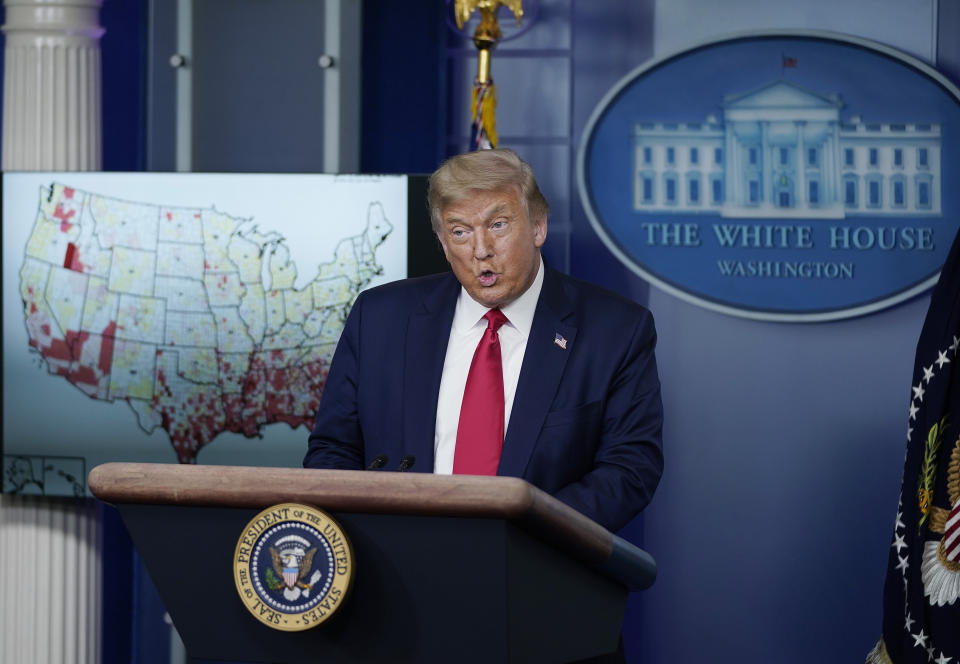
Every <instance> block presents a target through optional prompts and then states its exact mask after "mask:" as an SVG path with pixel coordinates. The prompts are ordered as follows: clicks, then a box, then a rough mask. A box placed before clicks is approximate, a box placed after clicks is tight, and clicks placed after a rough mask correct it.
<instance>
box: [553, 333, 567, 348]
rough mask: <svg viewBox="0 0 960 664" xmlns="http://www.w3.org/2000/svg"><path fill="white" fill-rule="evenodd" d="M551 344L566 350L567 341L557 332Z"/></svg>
mask: <svg viewBox="0 0 960 664" xmlns="http://www.w3.org/2000/svg"><path fill="white" fill-rule="evenodd" d="M553 343H555V344H557V345H558V346H560V348H562V349H563V350H567V340H566V339H564V338H563V336H562V335H561V334H560V333H559V332H557V333H556V336H555V337H554V338H553Z"/></svg>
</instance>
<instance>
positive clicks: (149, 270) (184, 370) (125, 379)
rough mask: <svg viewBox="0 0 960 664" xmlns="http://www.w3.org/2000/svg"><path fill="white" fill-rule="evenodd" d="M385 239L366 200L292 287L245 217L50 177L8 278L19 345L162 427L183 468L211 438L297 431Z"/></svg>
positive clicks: (379, 212)
mask: <svg viewBox="0 0 960 664" xmlns="http://www.w3.org/2000/svg"><path fill="white" fill-rule="evenodd" d="M392 230H393V227H392V226H391V224H390V223H389V221H388V220H387V219H386V216H385V214H384V211H383V207H382V206H381V205H380V204H379V203H377V202H371V203H370V204H369V206H368V209H367V223H366V228H365V230H364V232H363V233H362V234H360V235H356V236H353V237H346V238H344V239H343V240H341V241H340V242H339V244H337V246H336V249H335V251H334V256H333V259H332V260H331V261H329V262H325V263H322V264H321V265H320V266H319V269H318V272H317V276H316V277H315V278H314V279H313V280H312V281H310V282H308V283H307V284H305V285H304V286H303V287H301V288H297V287H296V286H295V282H296V278H297V268H296V266H295V265H294V264H293V262H292V261H291V260H290V252H289V249H288V247H287V246H286V244H285V240H284V238H283V237H282V236H281V235H280V234H278V233H272V232H263V231H261V230H260V229H259V228H258V227H257V226H256V225H255V224H254V223H253V221H252V219H249V218H243V217H235V216H231V215H228V214H225V213H223V212H220V211H218V210H216V209H215V208H185V207H164V206H161V205H154V204H144V203H136V202H131V201H125V200H121V199H117V198H109V197H105V196H99V195H97V194H95V193H92V192H86V191H82V190H80V189H77V188H71V187H68V186H65V185H63V184H57V183H55V184H53V185H51V186H50V187H49V188H48V187H43V188H41V190H40V200H39V207H38V211H37V216H36V220H35V222H34V226H33V229H32V231H31V233H30V237H29V239H28V241H27V246H26V252H25V258H24V263H23V266H22V268H21V270H20V294H21V297H22V300H23V306H24V315H25V320H26V328H27V336H28V339H29V344H30V347H31V349H32V350H33V351H34V352H36V353H39V355H40V357H41V358H42V360H43V362H44V364H45V366H46V368H47V371H48V372H49V373H50V374H53V375H56V376H61V377H63V378H65V379H66V380H67V381H68V382H69V383H70V384H72V385H73V386H75V387H76V388H78V389H79V390H81V391H82V392H84V393H85V394H86V395H88V396H89V397H91V398H93V399H98V400H103V401H108V402H115V401H124V402H126V403H127V404H128V405H129V406H130V408H131V409H132V410H133V412H134V413H135V414H136V417H137V421H138V423H139V426H140V428H142V429H143V430H144V431H146V432H147V433H151V432H153V431H154V430H155V429H156V428H158V427H159V428H161V429H163V430H164V431H165V432H166V433H167V434H168V435H169V437H170V441H171V444H172V446H173V449H174V451H175V452H176V455H177V458H178V460H179V461H180V462H182V463H193V462H195V461H196V457H197V452H198V451H199V450H200V448H202V447H203V446H204V445H206V444H207V443H209V442H210V441H212V440H213V439H214V438H215V437H216V436H217V435H219V434H220V433H222V432H233V433H238V434H241V435H244V436H247V437H257V436H260V435H261V433H262V429H263V427H264V426H265V425H268V424H273V423H279V422H283V423H286V424H288V425H289V426H290V427H293V428H296V427H299V426H301V425H304V426H306V427H310V426H311V425H312V422H313V417H314V415H315V414H316V410H317V408H318V406H319V400H320V394H321V392H322V390H323V386H324V383H325V381H326V376H327V370H328V367H329V363H330V359H331V357H332V355H333V350H334V348H335V345H336V342H337V339H338V338H339V336H340V332H341V330H342V329H343V324H344V321H345V319H346V315H347V313H348V312H349V309H350V306H351V305H352V303H353V301H354V299H356V296H357V295H358V294H359V292H360V291H361V290H362V289H363V288H364V287H365V286H366V285H367V284H368V283H369V282H370V281H371V280H372V279H373V278H374V277H375V276H377V275H378V274H381V273H382V268H381V267H380V266H379V265H378V264H377V262H376V250H377V247H379V246H380V245H381V244H383V242H384V241H385V240H386V238H387V237H388V236H389V234H390V233H391V231H392Z"/></svg>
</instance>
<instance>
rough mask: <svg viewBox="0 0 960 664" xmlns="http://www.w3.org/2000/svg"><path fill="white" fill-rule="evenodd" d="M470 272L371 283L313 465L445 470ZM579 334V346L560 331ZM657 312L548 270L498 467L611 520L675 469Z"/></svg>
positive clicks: (322, 418) (328, 397)
mask: <svg viewBox="0 0 960 664" xmlns="http://www.w3.org/2000/svg"><path fill="white" fill-rule="evenodd" d="M459 293H460V283H459V282H458V281H457V279H456V277H454V275H453V274H452V273H446V274H439V275H432V276H429V277H422V278H417V279H407V280H403V281H397V282H394V283H391V284H387V285H384V286H380V287H378V288H373V289H371V290H368V291H365V292H364V293H361V295H360V297H358V298H357V301H356V303H355V304H354V306H353V309H352V310H351V312H350V315H349V316H348V318H347V322H346V325H345V327H344V330H343V334H342V336H341V338H340V342H339V344H338V346H337V350H336V353H335V354H334V358H333V364H332V365H331V368H330V372H329V375H328V377H327V382H326V386H325V387H324V390H323V396H322V400H321V404H320V411H319V413H318V415H317V420H316V425H315V427H314V430H313V432H312V433H311V435H310V445H309V449H308V451H307V455H306V457H305V458H304V461H303V464H304V466H306V467H310V468H344V469H361V468H365V467H366V466H367V465H368V464H369V463H370V461H371V460H372V459H373V458H374V457H375V456H376V455H378V454H385V455H387V456H388V458H389V463H388V465H387V469H394V468H396V466H397V464H398V463H399V462H400V459H401V457H403V456H404V455H407V454H412V455H414V456H415V457H416V463H415V465H414V467H413V470H414V471H421V472H432V471H433V458H434V428H435V423H436V413H437V395H438V394H439V390H440V377H441V373H442V371H443V362H444V358H445V356H446V350H447V340H448V338H449V334H450V326H451V324H452V322H453V314H454V309H455V306H456V301H457V296H458V295H459ZM558 334H559V335H560V336H561V337H562V338H564V339H566V348H565V349H564V348H561V346H560V345H558V344H557V343H555V341H556V339H557V335H558ZM655 344H656V332H655V330H654V325H653V318H652V316H651V315H650V312H649V311H647V310H646V309H645V308H643V307H641V306H640V305H638V304H636V303H635V302H631V301H630V300H627V299H625V298H622V297H620V296H618V295H615V294H613V293H610V292H608V291H605V290H603V289H601V288H598V287H596V286H593V285H591V284H587V283H585V282H582V281H579V280H576V279H573V278H571V277H568V276H566V275H563V274H561V273H559V272H556V271H554V270H551V269H549V268H547V269H546V272H545V275H544V281H543V289H542V291H541V293H540V300H539V301H538V303H537V308H536V312H535V314H534V318H533V326H532V328H531V330H530V336H529V338H528V340H527V348H526V352H525V354H524V358H523V366H522V368H521V370H520V378H519V383H518V384H517V392H516V396H515V397H514V402H513V410H512V413H511V416H510V422H509V423H508V426H507V430H506V433H505V436H504V442H503V453H502V455H501V459H500V467H499V470H498V474H499V475H509V476H514V477H522V478H524V479H525V480H527V481H529V482H530V483H531V484H533V485H534V486H537V487H540V488H541V489H543V490H544V491H546V492H547V493H550V494H552V495H553V496H555V497H556V498H558V499H560V500H561V501H563V502H565V503H567V504H568V505H570V506H571V507H573V508H574V509H577V510H579V511H580V512H582V513H583V514H586V515H587V516H588V517H590V518H591V519H593V520H595V521H597V522H598V523H600V524H601V525H603V526H605V527H607V528H608V529H611V530H616V529H619V528H620V527H621V526H623V525H624V524H626V523H627V521H629V520H630V519H631V518H632V517H633V516H634V515H636V514H637V513H638V512H639V511H640V510H642V509H643V508H644V507H645V506H646V504H647V503H648V502H649V501H650V498H651V496H652V495H653V491H654V489H655V488H656V486H657V482H658V481H659V478H660V473H661V470H662V468H663V456H662V450H661V429H662V407H661V402H660V382H659V379H658V377H657V368H656V361H655V360H654V353H653V350H654V346H655Z"/></svg>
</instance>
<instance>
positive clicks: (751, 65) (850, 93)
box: [578, 32, 960, 321]
mask: <svg viewBox="0 0 960 664" xmlns="http://www.w3.org/2000/svg"><path fill="white" fill-rule="evenodd" d="M958 140H960V92H958V90H957V88H956V87H955V86H954V85H953V84H951V83H950V82H949V81H947V80H946V79H945V78H944V77H943V76H941V75H940V74H939V73H937V72H936V71H935V70H933V69H932V68H930V67H929V66H927V65H925V64H923V63H922V62H920V61H919V60H917V59H915V58H912V57H910V56H907V55H904V54H902V53H899V52H897V51H894V50H892V49H890V48H888V47H884V46H882V45H879V44H875V43H872V42H867V41H863V40H856V39H852V38H846V37H840V36H837V35H827V34H824V33H809V32H790V33H782V32H780V33H776V34H770V33H764V34H750V35H741V36H736V37H733V38H728V39H723V40H720V41H714V42H710V43H707V44H703V45H700V46H697V47H695V48H692V49H689V50H686V51H683V52H681V53H678V54H675V55H672V56H670V57H666V58H662V59H659V60H656V61H654V62H652V63H650V64H647V65H644V66H642V67H640V68H638V69H636V70H635V71H633V72H632V73H631V74H629V75H628V76H627V77H626V78H624V79H623V80H622V81H620V82H619V83H618V84H617V85H616V86H615V87H614V88H613V89H612V90H611V91H610V92H609V93H608V94H607V96H606V97H605V98H604V99H603V101H602V102H601V103H600V105H599V106H598V107H597V109H596V110H595V111H594V114H593V116H592V118H591V120H590V122H589V124H588V126H587V129H586V131H585V133H584V137H583V141H582V143H581V146H580V154H579V162H578V178H579V185H580V194H581V198H582V200H583V203H584V207H585V208H586V210H587V214H588V216H589V218H590V220H591V223H592V224H593V226H594V228H595V229H596V231H597V232H598V233H599V235H600V237H601V238H602V239H603V241H604V242H605V243H606V244H607V246H608V247H609V248H610V250H611V251H612V252H613V253H614V254H615V255H616V256H617V257H618V258H619V259H620V260H621V261H623V262H624V263H625V264H626V265H627V266H628V267H630V268H631V269H633V270H634V271H635V272H637V273H638V274H639V275H640V276H641V277H643V278H644V279H647V280H648V281H650V282H652V283H653V284H655V285H657V286H659V287H660V288H662V289H664V290H666V291H667V292H670V293H672V294H674V295H677V296H679V297H681V298H683V299H686V300H688V301H692V302H694V303H696V304H699V305H702V306H705V307H708V308H711V309H714V310H718V311H722V312H724V313H729V314H733V315H738V316H744V317H748V318H759V319H766V320H782V321H816V320H831V319H838V318H846V317H850V316H856V315H860V314H864V313H868V312H871V311H876V310H878V309H881V308H884V307H888V306H890V305H892V304H894V303H896V302H900V301H903V300H905V299H907V298H909V297H912V296H913V295H916V294H918V293H920V292H922V291H923V290H925V289H927V288H930V287H931V286H933V284H934V283H936V280H937V277H938V275H939V271H940V268H941V266H942V265H943V262H944V260H945V259H946V256H947V253H948V252H949V250H950V245H951V243H952V241H953V237H954V235H955V234H956V232H957V227H958V221H960V215H958V211H960V200H958V197H957V196H956V195H955V193H954V191H955V190H953V189H951V188H950V187H949V186H947V185H946V184H945V183H949V182H951V181H953V177H952V173H953V170H954V169H955V168H957V167H958V162H956V161H953V156H955V155H958V154H960V151H958V149H957V147H958Z"/></svg>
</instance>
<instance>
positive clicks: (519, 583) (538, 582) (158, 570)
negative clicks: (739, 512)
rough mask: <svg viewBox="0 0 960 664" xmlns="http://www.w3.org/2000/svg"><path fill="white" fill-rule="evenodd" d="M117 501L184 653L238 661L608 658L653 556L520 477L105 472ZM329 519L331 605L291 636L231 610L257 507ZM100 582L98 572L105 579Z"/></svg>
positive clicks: (103, 485) (96, 477)
mask: <svg viewBox="0 0 960 664" xmlns="http://www.w3.org/2000/svg"><path fill="white" fill-rule="evenodd" d="M89 486H90V489H91V491H92V492H93V494H94V495H95V496H97V497H98V498H100V499H101V500H103V501H105V502H108V503H111V504H114V505H115V506H116V507H117V508H118V509H119V511H120V514H121V516H122V518H123V520H124V522H125V524H126V526H127V528H128V530H129V531H130V535H131V537H132V538H133V541H134V543H135V544H136V546H137V548H138V549H139V551H140V554H141V556H142V558H143V560H144V562H145V564H146V566H147V569H148V571H149V572H150V575H151V576H152V577H153V581H154V583H155V584H156V586H157V588H158V589H159V592H160V596H161V597H162V599H163V601H164V603H165V605H166V608H167V611H168V612H169V614H170V616H171V618H172V619H173V622H174V624H175V625H176V628H177V631H178V632H179V633H180V636H181V637H182V639H183V642H184V644H185V645H186V648H187V652H188V653H189V654H190V656H191V657H195V658H202V659H212V660H230V661H250V662H291V663H293V662H483V663H490V662H524V663H527V662H565V661H575V660H578V659H583V658H587V657H592V656H595V655H600V654H604V653H608V652H612V651H614V650H615V649H616V648H617V644H618V641H619V638H620V629H621V624H622V621H623V614H624V609H625V606H626V599H627V593H628V591H629V590H638V589H642V588H645V587H647V586H649V585H650V584H651V583H653V580H654V577H655V575H656V565H655V564H654V562H653V559H652V558H651V557H650V556H649V555H648V554H646V553H645V552H643V551H641V550H640V549H638V548H637V547H635V546H633V545H632V544H630V543H628V542H626V541H624V540H622V539H620V538H618V537H616V536H614V535H612V534H611V533H610V532H609V531H607V530H605V529H604V528H602V527H601V526H599V525H597V524H596V523H595V522H593V521H591V520H590V519H588V518H587V517H585V516H583V515H582V514H580V513H579V512H576V511H575V510H573V509H571V508H570V507H568V506H566V505H564V504H563V503H561V502H559V501H557V500H556V499H554V498H552V497H551V496H548V495H547V494H545V493H544V492H542V491H540V490H539V489H537V488H535V487H533V486H531V485H530V484H528V483H527V482H525V481H524V480H521V479H516V478H509V477H473V476H463V475H454V476H449V475H431V474H425V473H393V472H383V471H339V470H305V469H277V468H250V467H234V466H182V465H167V464H141V463H109V464H105V465H102V466H98V467H97V468H94V469H93V471H92V472H91V473H90V478H89ZM285 502H298V503H305V504H308V505H313V506H316V507H317V508H319V509H321V510H323V511H325V512H327V513H328V514H330V515H332V516H333V518H334V519H336V521H337V522H338V523H339V524H340V526H341V527H342V528H343V530H344V532H345V533H346V535H347V537H348V538H349V539H350V541H351V542H352V545H353V552H354V556H355V578H354V583H353V587H352V589H351V591H350V594H349V596H348V597H347V598H346V600H345V604H344V605H343V606H342V608H341V609H340V610H339V611H338V612H337V613H336V614H335V615H334V616H333V617H332V618H331V619H330V620H328V621H327V622H324V623H322V624H320V625H318V626H317V627H315V628H312V629H309V630H306V631H302V632H282V631H277V630H273V629H271V628H269V627H267V626H266V625H264V624H262V623H260V622H259V621H257V620H256V619H255V618H254V617H253V616H252V615H251V614H250V613H249V612H248V611H247V609H246V608H245V607H244V606H243V604H242V603H241V601H240V598H239V596H238V594H237V590H236V587H235V585H234V578H233V564H232V560H233V555H234V550H235V547H236V546H237V541H238V538H239V537H240V535H241V533H242V531H243V529H244V527H245V526H246V524H247V523H248V522H249V521H250V519H251V518H253V517H254V516H255V515H256V514H257V513H258V512H259V511H260V510H262V509H264V508H266V507H269V506H271V505H275V504H278V503H285ZM104 573H105V574H109V570H105V572H104Z"/></svg>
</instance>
